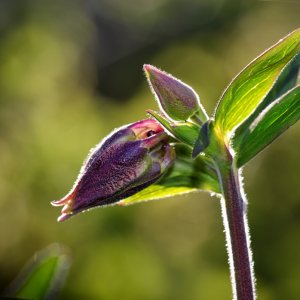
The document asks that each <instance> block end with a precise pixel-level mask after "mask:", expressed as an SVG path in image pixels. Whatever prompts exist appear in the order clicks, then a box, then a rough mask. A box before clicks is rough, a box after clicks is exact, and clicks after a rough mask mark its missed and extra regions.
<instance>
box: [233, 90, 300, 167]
mask: <svg viewBox="0 0 300 300" xmlns="http://www.w3.org/2000/svg"><path fill="white" fill-rule="evenodd" d="M299 118H300V86H297V87H295V88H294V89H292V90H291V91H289V92H288V93H286V94H284V95H283V96H282V97H281V98H279V99H277V100H276V101H274V102H272V103H271V104H269V106H268V107H266V108H265V109H264V110H263V111H262V112H261V113H260V114H259V115H258V117H257V118H256V119H255V120H254V121H253V123H252V124H251V126H250V127H249V129H248V130H247V131H246V132H245V133H244V135H243V136H242V140H241V141H237V142H238V145H239V146H238V150H237V166H238V167H241V166H243V165H244V164H245V163H246V162H248V161H249V160H250V159H251V158H253V157H254V156H255V155H256V154H257V153H259V152H260V151H261V150H263V149H264V148H265V147H266V146H267V145H269V144H270V143H271V142H272V141H273V140H274V139H275V138H276V137H278V136H279V135H280V134H281V133H283V132H284V131H285V130H286V129H288V128H289V127H290V126H291V125H293V124H294V123H296V122H297V121H298V120H299Z"/></svg>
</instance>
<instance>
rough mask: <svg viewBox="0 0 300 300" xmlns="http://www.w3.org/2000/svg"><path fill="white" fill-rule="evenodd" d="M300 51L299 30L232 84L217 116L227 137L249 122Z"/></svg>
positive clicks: (247, 68) (219, 125)
mask: <svg viewBox="0 0 300 300" xmlns="http://www.w3.org/2000/svg"><path fill="white" fill-rule="evenodd" d="M299 51H300V29H297V30H295V31H293V32H292V33H291V34H289V35H288V36H286V37H285V38H284V39H281V40H280V41H279V42H278V43H277V44H275V45H274V46H273V47H271V48H270V49H268V50H267V51H265V52H264V53H263V54H262V55H260V56H259V57H258V58H256V59H255V60H254V61H252V62H251V63H250V64H249V65H248V66H247V67H246V68H245V69H244V70H242V71H241V73H239V74H238V75H237V76H236V77H235V78H234V79H233V81H232V82H231V84H230V85H229V86H228V88H227V89H226V90H225V92H224V94H223V95H222V97H221V100H220V102H219V104H218V107H217V109H216V113H215V120H216V125H217V127H218V128H219V129H220V131H221V132H223V134H224V135H226V136H227V137H228V136H229V135H230V134H231V133H232V132H233V131H234V129H235V128H236V127H237V126H238V125H239V124H241V123H242V122H243V121H244V120H245V119H247V118H248V117H249V116H250V115H251V114H252V113H253V111H254V110H255V109H256V107H257V106H258V105H259V104H260V103H261V101H262V100H263V99H264V98H265V96H266V95H267V94H268V92H269V91H270V89H271V88H272V86H273V85H274V82H275V81H276V79H277V78H278V76H279V75H280V73H281V71H282V69H283V68H284V67H285V65H286V64H287V63H288V62H289V61H290V60H291V59H292V58H293V57H294V56H295V55H296V54H297V53H298V52H299Z"/></svg>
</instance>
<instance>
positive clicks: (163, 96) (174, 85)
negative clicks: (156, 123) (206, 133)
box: [144, 65, 208, 123]
mask: <svg viewBox="0 0 300 300" xmlns="http://www.w3.org/2000/svg"><path fill="white" fill-rule="evenodd" d="M144 71H145V73H146V76H147V78H148V81H149V84H150V87H151V88H152V91H153V94H154V95H155V97H156V99H157V101H158V104H159V105H160V108H161V109H162V111H163V112H165V114H166V115H167V116H168V117H170V118H171V119H173V120H175V121H186V120H187V119H189V118H190V117H192V116H193V115H195V114H196V113H198V117H199V119H200V120H201V122H202V123H204V122H205V121H206V120H207V119H208V117H207V114H206V112H205V111H204V108H203V107H202V106H201V104H200V101H199V97H198V95H197V94H196V92H195V91H194V90H193V89H192V88H191V87H190V86H188V85H187V84H185V83H183V82H181V81H180V80H179V79H177V78H175V77H173V76H171V75H170V74H167V73H165V72H163V71H161V70H159V69H157V68H155V67H153V66H151V65H144Z"/></svg>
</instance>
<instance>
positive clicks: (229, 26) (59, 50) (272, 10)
mask: <svg viewBox="0 0 300 300" xmlns="http://www.w3.org/2000/svg"><path fill="white" fill-rule="evenodd" d="M299 10H300V1H246V0H245V1H242V0H240V1H239V0H236V1H228V0H227V1H226V0H214V1H209V0H202V1H196V0H194V1H193V0H189V1H184V0H176V1H172V0H153V1H146V0H142V1H138V0H130V1H121V0H105V1H104V0H103V1H99V0H98V1H97V0H93V1H92V0H89V1H79V0H78V1H71V0H56V1H37V0H36V1H34V0H25V1H3V0H2V1H1V2H0V105H1V106H0V240H1V243H0V289H1V290H3V289H4V288H5V287H6V286H7V285H8V284H9V283H10V281H11V280H12V279H13V278H14V277H15V276H16V274H17V273H18V272H19V270H20V269H21V268H22V266H23V265H24V264H25V262H26V261H27V259H28V258H30V257H31V256H32V255H33V254H34V253H35V252H36V251H37V250H40V249H41V248H44V247H45V246H47V245H48V244H51V243H53V242H59V243H62V244H64V245H66V246H67V247H68V248H69V249H70V253H71V256H72V259H73V265H72V267H71V270H70V274H69V276H68V277H67V281H66V284H65V288H64V290H63V292H62V297H61V298H62V299H87V300H92V299H103V300H110V299H111V300H113V299H123V300H126V299H128V300H144V299H145V300H148V299H149V300H153V299H158V300H163V299H166V300H167V299H172V300H177V299H178V300H179V299H187V300H194V299H195V300H196V299H224V300H225V299H231V287H230V280H229V271H228V266H227V257H226V249H225V245H224V234H223V227H222V220H221V212H220V205H219V201H218V200H217V199H216V198H211V197H210V196H209V195H208V194H206V193H195V194H192V195H186V196H183V197H175V198H173V199H171V198H169V199H166V200H163V201H155V202H149V203H146V204H140V205H136V206H130V207H126V208H122V207H109V208H105V209H95V210H93V211H91V212H88V213H84V214H81V215H78V216H76V217H74V218H72V219H70V220H69V221H67V222H65V223H62V224H59V223H57V222H56V218H57V217H58V215H59V209H57V208H53V207H51V206H50V201H51V200H55V199H59V198H60V197H62V196H63V195H64V194H65V193H67V192H68V190H69V189H70V188H71V186H72V184H73V182H74V180H75V178H76V176H77V173H78V171H79V169H80V166H81V163H82V161H83V160H84V158H85V156H86V155H87V153H88V151H89V149H90V148H91V147H92V146H94V145H95V144H97V143H98V142H99V141H100V140H101V139H102V138H103V137H104V136H105V135H106V134H108V133H109V132H110V131H111V130H112V129H113V128H115V127H118V126H121V125H123V124H126V123H130V122H133V121H136V120H139V119H142V118H144V117H145V116H146V114H145V110H146V109H148V108H152V109H155V108H156V103H155V101H154V98H153V96H152V95H151V93H150V91H149V89H148V87H147V83H146V81H145V79H144V76H143V72H142V64H143V63H150V64H154V65H156V66H158V67H160V68H162V69H164V70H166V71H168V72H170V73H172V74H173V75H174V76H176V77H178V78H180V79H181V80H183V81H184V82H186V83H188V84H190V85H191V86H192V87H193V88H194V89H195V90H196V91H197V92H198V93H199V95H200V98H201V101H202V103H203V104H204V106H205V107H206V108H207V111H208V112H209V113H210V114H211V113H212V112H213V109H214V106H215V104H216V102H217V100H218V98H219V97H220V95H221V93H222V91H223V90H224V88H225V87H226V85H227V84H228V83H229V82H230V80H231V79H232V77H233V76H234V75H236V73H237V72H239V71H240V70H241V68H243V67H244V66H245V65H246V64H248V63H249V62H250V61H251V60H252V59H253V58H254V57H255V56H257V55H258V54H259V53H260V52H262V51H263V50H265V49H266V48H267V47H269V46H271V45H272V44H273V43H275V42H276V41H277V40H278V39H280V38H281V37H283V36H284V35H286V34H287V33H288V32H290V31H292V30H293V29H295V28H297V27H299V26H300V19H299ZM299 147H300V127H299V124H297V125H295V126H294V127H293V128H291V129H290V130H289V131H288V132H286V133H285V134H284V135H283V136H282V137H280V138H279V139H278V140H276V142H275V143H274V144H272V146H271V147H269V148H268V149H267V150H265V151H264V152H263V153H262V154H260V155H259V156H258V157H256V158H255V159H254V160H253V161H251V162H250V163H249V164H248V165H247V166H246V167H245V170H244V175H245V176H244V177H245V180H244V181H245V184H244V185H245V190H246V193H247V195H248V199H249V222H250V226H251V234H252V249H253V253H254V258H255V271H256V275H257V288H258V296H259V299H261V300H271V299H299V295H300V284H299V282H300V234H299V233H300V182H299V178H300V159H299V158H300V154H299Z"/></svg>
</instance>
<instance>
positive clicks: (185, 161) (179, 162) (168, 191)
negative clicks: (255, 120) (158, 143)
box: [118, 145, 220, 205]
mask: <svg viewBox="0 0 300 300" xmlns="http://www.w3.org/2000/svg"><path fill="white" fill-rule="evenodd" d="M199 190H205V191H210V192H214V193H219V192H220V189H219V184H218V178H217V173H216V172H215V170H214V168H213V166H212V165H211V162H210V161H209V160H208V159H207V158H206V157H205V156H201V155H200V156H198V157H197V158H196V159H195V160H193V159H192V158H191V153H190V149H189V148H187V147H186V146H184V145H176V160H175V164H174V166H173V167H172V169H170V170H169V172H168V173H167V174H166V175H165V176H164V177H163V178H162V179H161V180H160V181H159V182H157V183H155V184H153V185H151V186H149V187H148V188H146V189H144V190H142V191H140V192H138V193H137V194H135V195H133V196H131V197H128V198H126V199H124V200H122V201H120V202H118V204H119V205H129V204H135V203H138V202H144V201H148V200H156V199H162V198H166V197H170V196H174V195H181V194H185V193H190V192H194V191H199Z"/></svg>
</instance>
